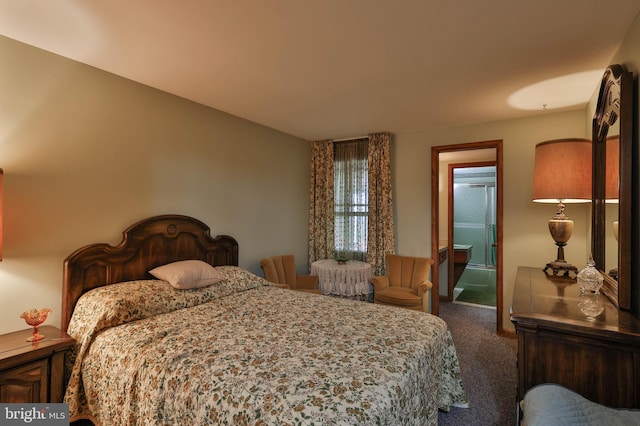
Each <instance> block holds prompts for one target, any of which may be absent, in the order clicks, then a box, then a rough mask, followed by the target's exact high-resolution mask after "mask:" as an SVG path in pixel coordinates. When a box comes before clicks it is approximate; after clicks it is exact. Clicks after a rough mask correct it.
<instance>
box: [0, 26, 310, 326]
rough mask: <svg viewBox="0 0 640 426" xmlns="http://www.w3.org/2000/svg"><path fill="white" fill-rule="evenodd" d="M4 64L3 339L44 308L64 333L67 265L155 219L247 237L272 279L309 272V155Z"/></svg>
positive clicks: (193, 115) (0, 155)
mask: <svg viewBox="0 0 640 426" xmlns="http://www.w3.org/2000/svg"><path fill="white" fill-rule="evenodd" d="M0 57H1V58H2V67H1V71H0V93H1V94H2V96H0V167H2V168H4V172H5V178H4V227H5V228H4V229H5V237H4V259H3V261H2V262H0V333H4V332H8V331H13V330H18V329H22V328H25V324H24V322H23V320H21V319H20V318H18V316H19V315H20V313H21V312H22V311H24V310H26V309H29V308H35V307H44V306H46V307H51V308H52V309H53V310H54V313H53V314H52V316H51V319H50V320H49V321H47V323H49V324H54V325H58V324H59V321H60V317H59V313H60V305H61V290H62V287H61V286H62V263H63V260H64V258H65V257H66V256H67V255H68V254H70V253H71V252H72V251H73V250H75V249H77V248H79V247H81V246H83V245H85V244H89V243H94V242H107V243H110V244H117V243H119V242H120V240H121V231H122V230H123V229H124V228H126V227H127V226H129V225H131V224H133V223H134V222H136V221H138V220H140V219H143V218H145V217H147V216H152V215H157V214H166V213H178V214H186V215H190V216H194V217H196V218H198V219H200V220H202V221H203V222H205V223H206V224H208V225H209V226H210V227H211V233H212V234H213V235H216V234H230V235H232V236H234V237H235V238H236V239H237V240H238V242H239V244H240V265H241V266H243V267H246V268H247V269H249V270H251V271H253V272H256V273H259V274H260V275H261V274H262V272H261V270H260V267H259V261H260V259H261V258H262V257H264V256H268V255H273V254H282V253H293V254H295V255H296V258H297V263H298V268H299V269H301V270H304V269H305V268H306V259H307V217H308V195H307V187H308V176H309V172H308V170H309V165H308V159H309V156H310V145H309V144H308V143H306V142H305V141H302V140H301V139H298V138H295V137H292V136H290V135H286V134H283V133H280V132H277V131H274V130H272V129H268V128H265V127H263V126H260V125H258V124H255V123H251V122H248V121H245V120H241V119H238V118H235V117H233V116H230V115H228V114H224V113H222V112H219V111H216V110H213V109H210V108H206V107H203V106H202V105H199V104H196V103H193V102H190V101H186V100H184V99H182V98H178V97H175V96H172V95H169V94H166V93H164V92H160V91H158V90H154V89H152V88H149V87H147V86H143V85H140V84H136V83H133V82H131V81H128V80H125V79H122V78H119V77H117V76H114V75H112V74H108V73H105V72H102V71H99V70H96V69H94V68H91V67H88V66H84V65H81V64H79V63H76V62H73V61H69V60H66V59H64V58H61V57H59V56H55V55H52V54H49V53H46V52H43V51H41V50H38V49H35V48H32V47H28V46H26V45H23V44H20V43H17V42H15V41H12V40H9V39H6V38H2V37H0Z"/></svg>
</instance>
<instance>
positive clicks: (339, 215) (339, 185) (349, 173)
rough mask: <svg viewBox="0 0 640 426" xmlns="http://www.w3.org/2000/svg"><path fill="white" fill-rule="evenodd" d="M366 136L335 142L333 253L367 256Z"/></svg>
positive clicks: (343, 255)
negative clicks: (334, 250)
mask: <svg viewBox="0 0 640 426" xmlns="http://www.w3.org/2000/svg"><path fill="white" fill-rule="evenodd" d="M367 145H368V139H367V138H364V139H355V140H350V141H344V142H335V143H334V145H333V150H334V173H335V175H334V191H333V194H334V203H335V204H334V209H335V222H334V233H335V240H336V241H335V248H336V255H339V256H341V257H346V258H347V259H354V260H360V261H366V260H367V232H368V229H367V222H368V196H367V192H368V183H367V182H368V178H369V176H368V173H367V169H368V167H367V163H368V158H367Z"/></svg>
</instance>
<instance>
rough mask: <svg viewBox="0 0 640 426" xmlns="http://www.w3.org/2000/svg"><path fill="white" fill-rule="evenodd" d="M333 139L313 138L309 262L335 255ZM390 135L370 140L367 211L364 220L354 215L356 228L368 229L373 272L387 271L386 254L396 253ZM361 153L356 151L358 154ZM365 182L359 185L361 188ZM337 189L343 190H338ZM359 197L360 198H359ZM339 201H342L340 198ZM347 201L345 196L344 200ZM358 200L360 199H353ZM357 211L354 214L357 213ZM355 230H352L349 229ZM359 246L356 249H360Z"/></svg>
mask: <svg viewBox="0 0 640 426" xmlns="http://www.w3.org/2000/svg"><path fill="white" fill-rule="evenodd" d="M335 145H336V143H335V142H333V141H331V140H325V141H316V142H312V148H311V185H310V190H309V265H311V263H312V262H314V261H316V260H319V259H331V258H333V257H334V254H335V253H334V248H335V244H336V241H335V238H334V235H336V234H334V227H335V217H336V214H335V208H334V185H335V183H334V161H335V157H334V146H335ZM390 145H391V135H390V134H389V133H373V134H370V135H369V137H368V142H367V149H366V152H367V162H366V167H367V191H366V193H367V210H368V212H367V215H366V231H365V230H363V229H362V226H363V221H362V220H357V219H354V220H353V222H354V223H355V226H354V228H353V229H354V230H355V229H356V228H357V232H366V233H367V238H366V241H367V247H366V259H361V260H366V262H368V263H369V264H371V266H372V272H373V273H374V275H383V274H384V272H385V257H386V255H387V254H393V253H395V227H394V220H393V197H392V190H391V153H390ZM358 155H362V154H356V157H357V156H358ZM362 184H363V183H362V182H359V183H358V185H359V186H357V185H356V187H359V188H360V189H359V190H358V189H357V190H356V192H358V191H361V188H362ZM336 192H340V191H339V190H338V191H336ZM356 201H357V200H356ZM337 202H338V203H339V202H340V201H337ZM342 202H344V199H343V201H342ZM352 204H358V202H355V203H352ZM357 216H358V215H355V217H357ZM349 232H352V231H349ZM361 250H362V249H360V248H358V249H357V250H355V251H354V253H353V254H354V255H355V252H356V251H360V252H361Z"/></svg>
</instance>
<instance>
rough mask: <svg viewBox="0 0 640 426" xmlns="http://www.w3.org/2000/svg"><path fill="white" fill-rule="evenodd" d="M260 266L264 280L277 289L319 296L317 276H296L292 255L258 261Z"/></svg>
mask: <svg viewBox="0 0 640 426" xmlns="http://www.w3.org/2000/svg"><path fill="white" fill-rule="evenodd" d="M260 266H261V267H262V271H263V272H264V278H265V279H266V280H267V281H271V282H272V283H275V284H276V285H277V286H278V287H283V288H290V289H292V290H298V291H305V292H308V293H318V294H321V291H320V288H319V285H318V276H317V275H297V274H296V261H295V257H294V256H293V255H290V254H289V255H284V256H273V257H268V258H265V259H262V260H261V261H260Z"/></svg>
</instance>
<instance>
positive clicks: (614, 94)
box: [591, 65, 633, 310]
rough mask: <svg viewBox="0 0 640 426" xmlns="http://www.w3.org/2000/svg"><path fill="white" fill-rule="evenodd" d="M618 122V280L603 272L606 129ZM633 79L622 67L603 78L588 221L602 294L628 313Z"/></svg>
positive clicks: (594, 128)
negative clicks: (600, 278)
mask: <svg viewBox="0 0 640 426" xmlns="http://www.w3.org/2000/svg"><path fill="white" fill-rule="evenodd" d="M618 120H619V127H620V135H619V136H620V158H619V161H620V177H619V203H618V222H619V225H618V226H619V239H618V279H617V281H616V280H615V279H613V278H612V277H610V276H609V274H607V273H606V272H605V271H603V269H604V268H605V236H606V232H609V227H607V226H606V225H607V224H606V221H605V174H606V141H607V136H608V132H609V127H610V126H612V125H613V124H614V123H615V122H616V121H618ZM632 132H633V76H632V73H631V72H627V70H626V69H625V68H624V66H622V65H611V66H609V67H608V68H607V69H606V70H605V72H604V75H603V76H602V82H601V84H600V91H599V94H598V103H597V105H596V111H595V114H594V116H593V123H592V131H591V137H592V142H593V147H592V149H593V159H592V162H593V177H592V179H593V186H592V188H593V200H592V217H591V221H592V222H591V251H592V254H593V259H594V261H595V263H596V266H597V267H598V269H599V270H600V272H601V273H602V275H603V277H604V285H603V287H602V292H603V293H604V294H605V295H606V296H607V297H608V298H609V299H611V301H612V302H613V303H614V304H616V306H618V307H619V308H620V309H624V310H629V309H631V283H632V277H631V244H632V241H631V239H632V233H631V230H632V215H631V211H632V192H631V191H632V168H633V152H632V151H633V145H632V143H633V139H632V138H633V136H632Z"/></svg>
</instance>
